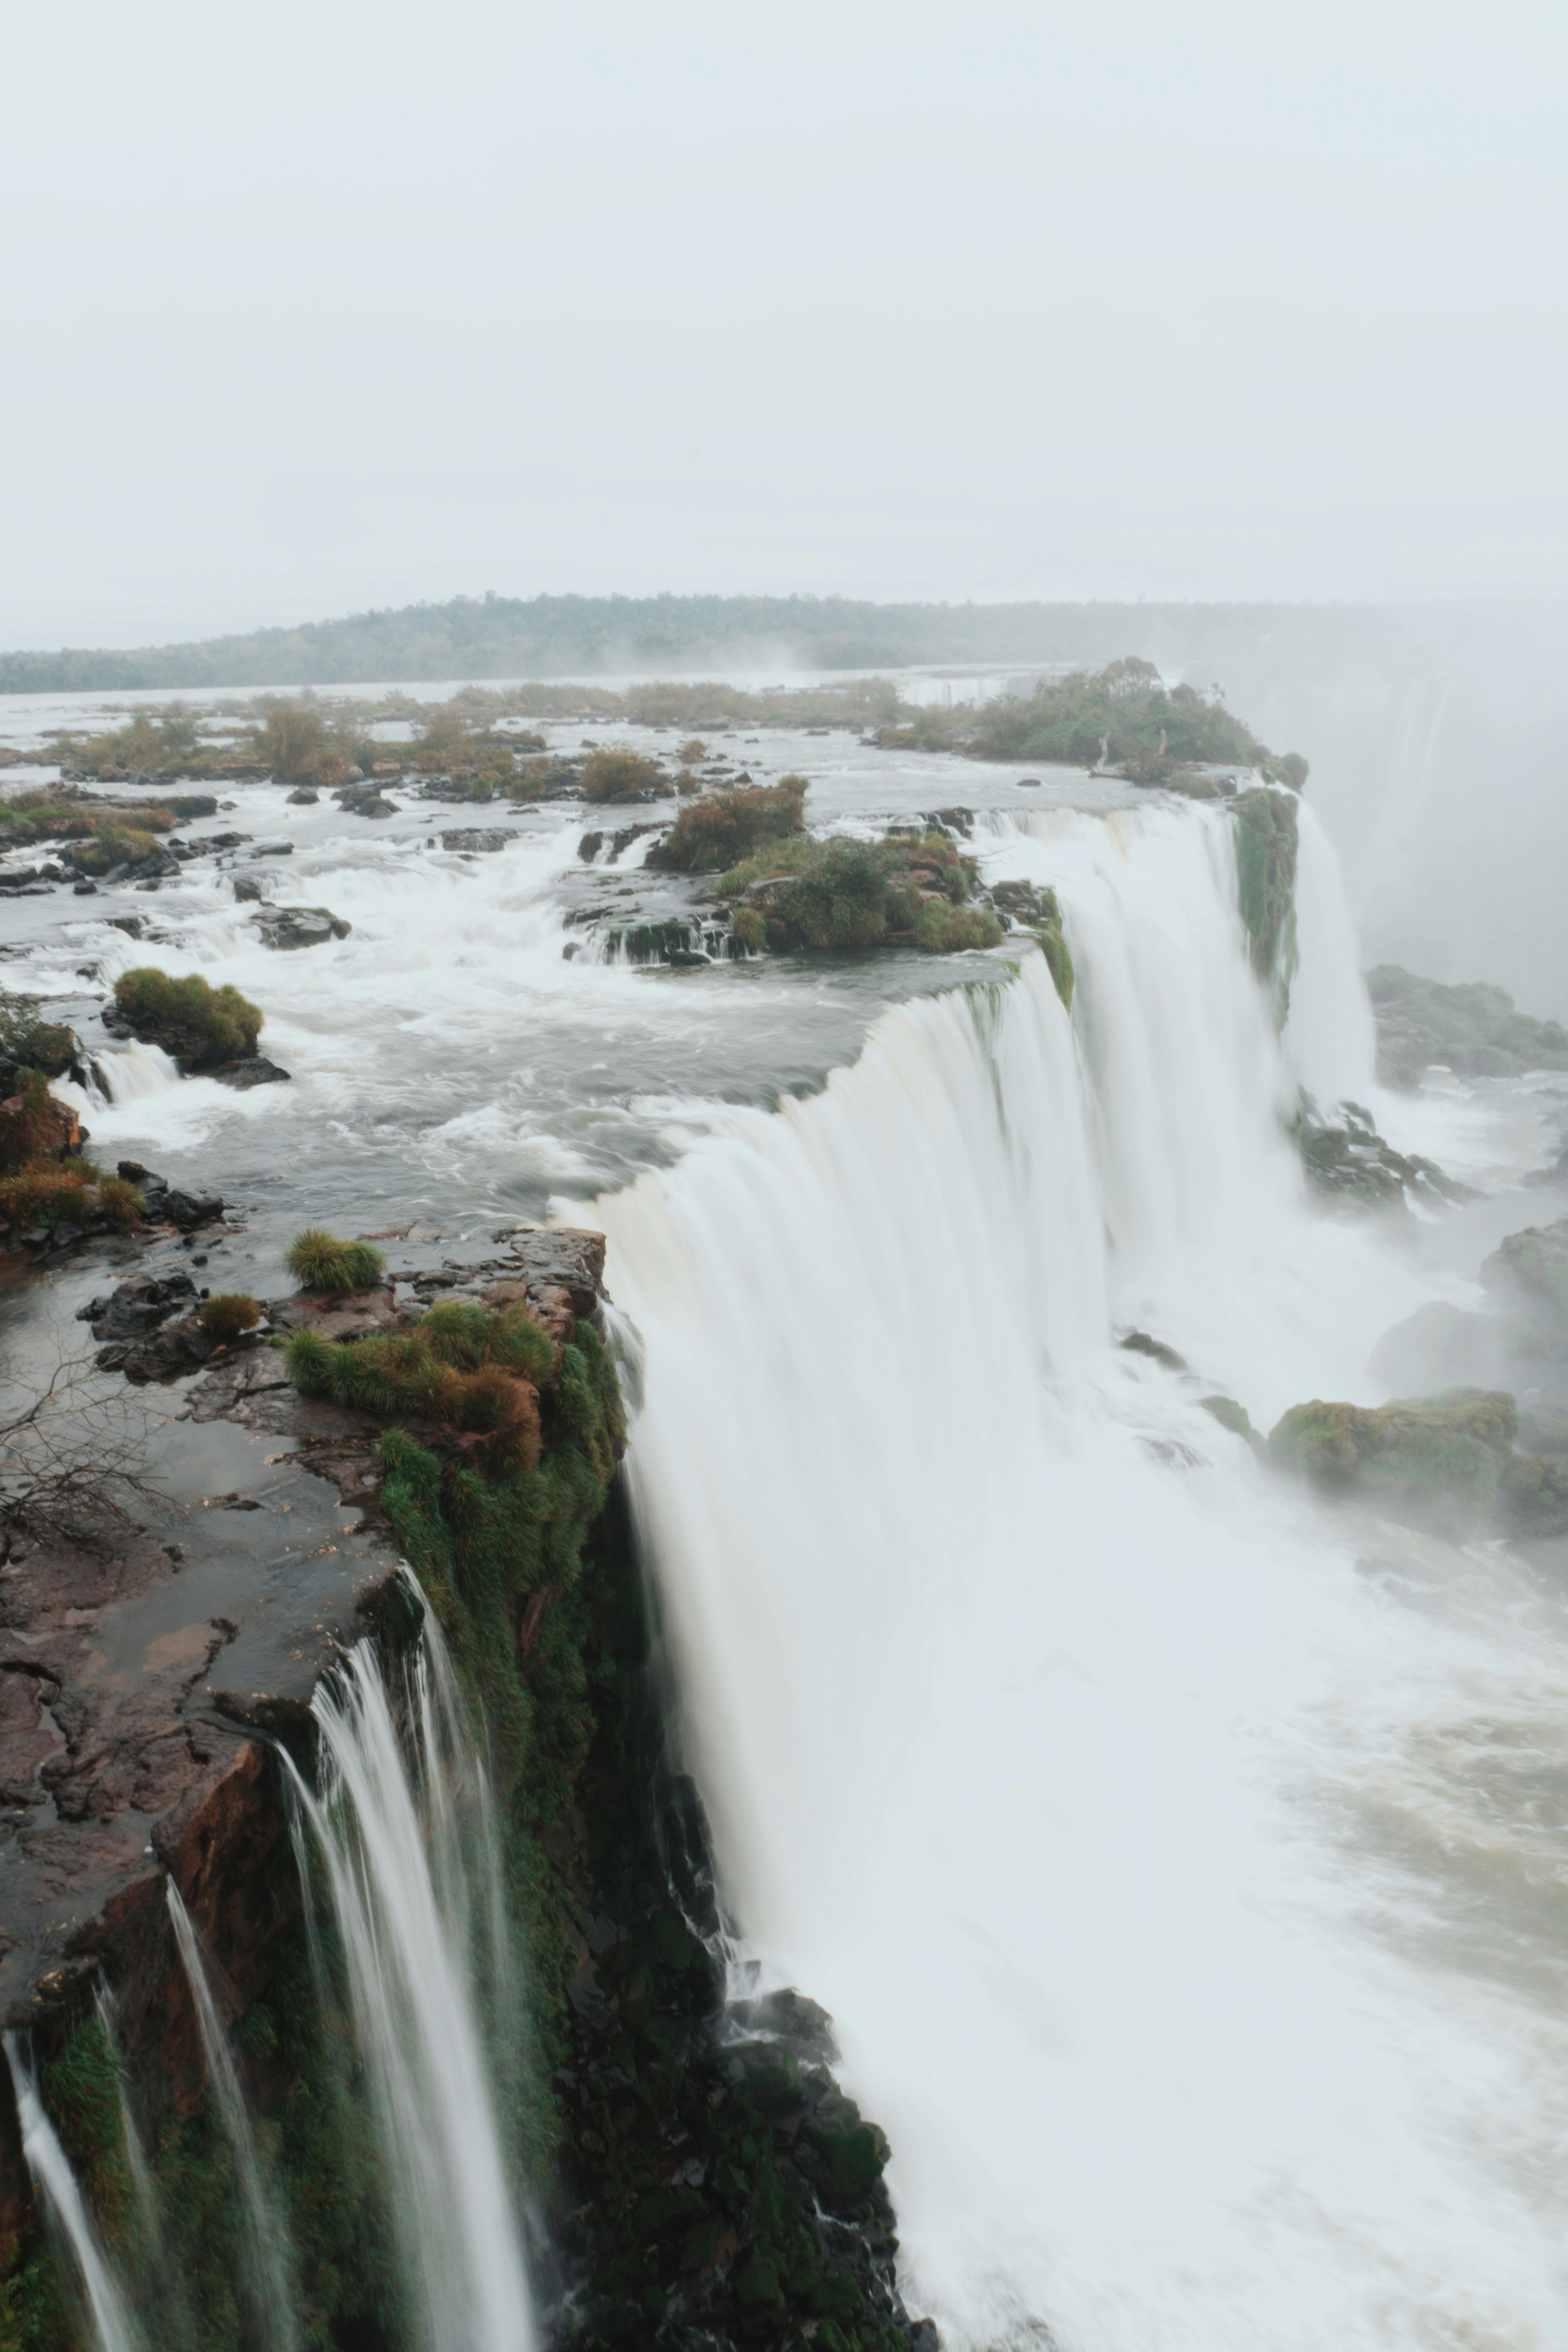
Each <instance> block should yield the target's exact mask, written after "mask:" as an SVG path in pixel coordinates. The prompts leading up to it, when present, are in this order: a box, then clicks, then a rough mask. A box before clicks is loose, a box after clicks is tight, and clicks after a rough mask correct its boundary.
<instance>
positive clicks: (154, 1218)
mask: <svg viewBox="0 0 1568 2352" xmlns="http://www.w3.org/2000/svg"><path fill="white" fill-rule="evenodd" d="M116 1172H117V1173H118V1174H120V1175H121V1176H123V1177H124V1178H125V1180H126V1181H127V1182H128V1183H131V1184H134V1185H135V1186H136V1187H137V1188H138V1190H139V1191H140V1192H141V1194H142V1201H143V1202H144V1204H145V1208H146V1214H147V1221H148V1223H149V1224H154V1225H158V1224H170V1225H178V1227H179V1228H180V1231H181V1232H182V1233H193V1232H194V1231H195V1228H196V1227H197V1226H198V1225H209V1224H211V1223H214V1222H215V1220H216V1219H217V1218H218V1217H221V1216H222V1214H223V1198H222V1195H221V1194H219V1193H217V1192H182V1191H180V1190H179V1189H177V1188H175V1187H173V1186H171V1185H170V1184H169V1183H168V1182H167V1181H166V1180H165V1179H164V1178H163V1177H162V1176H156V1175H154V1174H153V1171H152V1170H151V1169H150V1168H143V1167H142V1163H141V1161H140V1160H121V1162H120V1163H119V1167H118V1170H117V1171H116Z"/></svg>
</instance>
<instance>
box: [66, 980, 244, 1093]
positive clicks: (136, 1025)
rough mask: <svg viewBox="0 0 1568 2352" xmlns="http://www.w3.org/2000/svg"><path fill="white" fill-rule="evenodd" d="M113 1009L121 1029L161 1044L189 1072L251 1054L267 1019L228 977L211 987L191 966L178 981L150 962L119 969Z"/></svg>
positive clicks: (143, 1040) (123, 1031)
mask: <svg viewBox="0 0 1568 2352" xmlns="http://www.w3.org/2000/svg"><path fill="white" fill-rule="evenodd" d="M114 1011H115V1015H116V1016H117V1019H116V1023H115V1025H116V1026H117V1027H118V1028H119V1030H120V1032H121V1034H129V1035H131V1036H132V1037H138V1038H140V1039H141V1040H142V1044H143V1045H162V1046H163V1050H164V1052H165V1053H168V1054H172V1055H174V1059H175V1060H176V1061H177V1062H178V1063H179V1065H180V1066H181V1068H182V1069H183V1070H185V1071H187V1072H188V1071H194V1070H205V1069H213V1068H216V1066H217V1065H218V1064H220V1063H223V1062H235V1061H240V1060H243V1059H244V1058H245V1057H246V1056H247V1055H251V1054H254V1053H255V1051H256V1040H257V1038H258V1035H259V1034H260V1033H261V1028H262V1024H263V1023H264V1021H265V1019H266V1015H265V1014H264V1013H262V1011H261V1009H260V1007H259V1006H258V1005H255V1004H252V1003H250V1001H249V999H248V998H247V997H244V996H242V995H241V994H240V992H239V991H238V989H237V988H232V987H230V986H229V985H228V984H227V983H225V984H224V986H223V987H221V988H214V987H213V986H212V985H211V984H210V983H209V982H207V981H205V980H204V979H203V978H202V976H201V974H200V972H195V971H193V972H187V973H186V975H185V977H184V979H183V980H176V979H175V978H174V975H173V974H172V973H170V972H166V971H159V970H158V969H157V967H156V966H155V965H153V964H140V965H138V966H137V967H136V968H135V969H134V970H133V971H124V972H121V975H120V978H119V979H118V980H117V981H116V982H115V983H114ZM105 1025H106V1026H107V1025H109V1024H108V1023H106V1024H105Z"/></svg>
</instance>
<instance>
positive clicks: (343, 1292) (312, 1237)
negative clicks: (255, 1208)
mask: <svg viewBox="0 0 1568 2352" xmlns="http://www.w3.org/2000/svg"><path fill="white" fill-rule="evenodd" d="M283 1263H284V1265H286V1266H287V1267H288V1269H289V1273H290V1274H291V1275H292V1276H294V1279H295V1281H296V1282H297V1283H298V1284H299V1285H300V1288H301V1290H309V1291H312V1292H313V1293H314V1294H315V1295H316V1297H319V1298H342V1297H346V1296H347V1294H348V1293H349V1292H350V1291H351V1290H369V1289H371V1288H372V1287H373V1286H374V1284H376V1283H378V1282H379V1281H380V1280H381V1278H382V1276H383V1274H384V1271H385V1261H384V1258H383V1256H382V1255H381V1252H380V1251H379V1250H378V1249H377V1248H375V1246H374V1244H372V1243H370V1242H343V1241H340V1240H339V1239H338V1237H337V1235H336V1234H330V1233H328V1231H327V1230H326V1228H325V1226H324V1225H307V1226H306V1227H305V1229H304V1231H303V1233H299V1234H295V1236H294V1238H293V1240H292V1241H291V1242H290V1243H289V1246H288V1248H287V1249H286V1250H285V1251H284V1253H283Z"/></svg>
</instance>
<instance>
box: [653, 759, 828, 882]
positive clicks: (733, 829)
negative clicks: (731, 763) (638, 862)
mask: <svg viewBox="0 0 1568 2352" xmlns="http://www.w3.org/2000/svg"><path fill="white" fill-rule="evenodd" d="M806 790H807V786H806V781H805V777H804V776H784V777H783V778H781V779H780V781H779V782H777V783H776V784H753V785H752V786H750V787H746V788H742V787H739V786H737V787H735V788H732V789H731V790H730V791H729V792H722V793H704V794H703V795H702V797H701V798H700V800H696V801H694V802H693V803H692V804H691V806H690V807H689V808H684V809H682V810H681V812H680V814H679V816H678V817H677V818H676V820H675V823H674V824H672V825H671V826H670V828H669V831H668V834H667V835H666V836H665V838H664V840H663V841H662V842H661V843H660V844H659V845H658V848H656V849H653V850H650V851H649V853H648V860H647V862H648V864H649V865H650V866H664V867H667V868H673V870H674V871H675V872H676V873H678V874H718V873H721V872H722V871H723V870H724V869H725V868H726V867H729V866H737V865H739V864H740V862H741V860H742V858H746V857H750V856H752V855H753V854H754V853H755V852H756V851H757V850H758V849H760V848H761V847H762V845H763V843H764V842H769V841H785V840H788V839H790V838H791V837H792V836H793V835H796V834H800V833H803V832H804V831H805V795H806Z"/></svg>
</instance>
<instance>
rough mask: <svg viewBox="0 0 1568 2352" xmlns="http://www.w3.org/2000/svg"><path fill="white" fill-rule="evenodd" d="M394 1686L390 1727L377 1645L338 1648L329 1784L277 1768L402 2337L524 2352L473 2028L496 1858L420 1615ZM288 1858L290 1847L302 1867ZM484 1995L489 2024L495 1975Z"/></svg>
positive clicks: (321, 1709)
mask: <svg viewBox="0 0 1568 2352" xmlns="http://www.w3.org/2000/svg"><path fill="white" fill-rule="evenodd" d="M410 1582H411V1584H412V1579H410ZM414 1590H415V1591H417V1587H414ZM421 1605H422V1603H421ZM401 1679H402V1685H403V1686H402V1689H401V1691H400V1694H399V1696H400V1698H401V1701H402V1706H401V1709H400V1712H401V1715H402V1717H403V1728H402V1729H400V1725H399V1721H398V1719H397V1717H396V1716H395V1713H394V1709H393V1706H392V1704H391V1702H390V1701H389V1697H388V1693H387V1685H386V1681H385V1679H384V1666H383V1661H382V1658H381V1654H380V1652H379V1650H378V1647H377V1645H376V1644H375V1643H374V1642H368V1641H367V1642H362V1643H360V1644H359V1645H358V1647H357V1648H355V1649H354V1650H353V1651H352V1652H351V1653H350V1654H349V1656H348V1657H347V1658H346V1659H345V1660H344V1662H343V1664H342V1666H341V1667H340V1669H339V1670H338V1672H337V1674H336V1675H334V1676H333V1677H332V1679H331V1681H330V1682H327V1683H324V1684H322V1685H321V1687H320V1689H319V1690H318V1691H317V1694H316V1697H315V1700H314V1702H313V1708H312V1711H313V1713H314V1715H315V1718H316V1722H317V1726H318V1728H319V1731H320V1735H321V1748H322V1753H323V1757H324V1759H325V1760H326V1761H327V1762H328V1763H329V1764H330V1767H331V1779H330V1781H329V1783H328V1785H327V1787H326V1788H325V1789H324V1790H323V1793H322V1794H321V1796H320V1797H319V1798H318V1797H317V1796H315V1795H313V1794H312V1793H311V1791H310V1789H309V1788H308V1787H307V1786H306V1784H305V1782H304V1781H303V1780H301V1779H300V1776H299V1775H298V1774H297V1773H294V1772H292V1770H291V1773H290V1779H291V1786H292V1789H293V1793H294V1797H295V1800H296V1802H297V1804H298V1807H299V1810H300V1817H301V1820H302V1822H304V1824H305V1825H306V1826H307V1827H308V1829H309V1831H310V1834H311V1836H312V1837H313V1838H314V1840H315V1841H316V1843H317V1844H318V1845H319V1848H320V1851H321V1853H322V1855H323V1856H324V1858H325V1861H326V1865H327V1871H328V1875H329V1878H330V1882H331V1894H332V1906H333V1913H334V1917H335V1920H336V1925H337V1927H338V1930H339V1933H340V1935H341V1937H342V1948H343V1954H344V1958H345V1962H346V1965H347V1969H348V1979H349V1988H350V1994H351V1998H352V2000H353V2012H354V2018H355V2022H356V2025H357V2028H358V2034H359V2041H360V2046H361V2050H362V2053H363V2059H364V2063H365V2068H366V2072H367V2074H368V2077H369V2081H370V2085H371V2093H372V2097H373V2099H374V2105H375V2111H376V2116H377V2119H378V2123H379V2127H380V2133H381V2137H382V2141H383V2145H384V2149H385V2151H386V2155H387V2158H388V2162H389V2167H390V2170H391V2175H392V2179H393V2186H394V2191H395V2197H396V2200H397V2206H398V2212H397V2220H398V2223H399V2240H400V2245H401V2248H402V2251H403V2253H404V2256H405V2267H406V2270H407V2273H408V2276H409V2284H410V2287H411V2290H412V2292H413V2294H414V2295H415V2297H416V2303H417V2305H418V2306H419V2311H420V2315H421V2320H422V2328H423V2333H422V2335H421V2336H420V2337H419V2340H420V2342H421V2343H422V2344H423V2345H424V2346H426V2347H428V2352H531V2347H532V2346H533V2344H534V2341H535V2335H534V2326H533V2320H532V2315H531V2305H530V2297H529V2291H528V2282H527V2273H526V2269H525V2264H524V2259H523V2252H522V2246H521V2239H520V2234H519V2229H518V2222H517V2219H516V2215H515V2212H514V2210H513V2200H512V2194H511V2190H510V2185H509V2180H508V2170H507V2164H506V2160H505V2156H504V2152H503V2148H502V2142H501V2135H500V2128H499V2126H498V2122H497V2117H496V2112H495V2106H494V2103H493V2099H492V2092H491V2081H490V2071H489V2063H488V2060H487V2055H486V2053H485V2050H484V2048H483V2045H482V2043H481V2039H480V2033H479V2024H478V2021H477V2016H476V1994H477V1990H478V1988H477V1983H476V1978H477V1975H478V1971H479V1964H480V1960H481V1957H483V1956H485V1955H487V1954H488V1957H489V1962H490V1968H491V1972H492V1974H493V1975H495V1976H496V1977H498V1978H500V1979H504V1970H505V1966H506V1962H505V1952H506V1934H505V1926H504V1917H503V1912H502V1903H501V1885H502V1882H501V1872H500V1855H499V1851H498V1846H497V1840H496V1835H495V1831H494V1826H493V1823H492V1822H491V1820H490V1816H489V1797H488V1791H487V1790H486V1786H485V1776H484V1772H483V1769H482V1766H481V1763H480V1760H479V1756H478V1754H477V1752H476V1750H475V1748H474V1746H473V1743H472V1739H471V1738H470V1736H469V1734H468V1728H467V1726H466V1723H465V1720H464V1714H463V1708H462V1705H461V1699H460V1695H459V1693H458V1689H457V1686H456V1683H455V1680H454V1677H453V1674H452V1669H451V1664H450V1661H449V1659H448V1657H447V1652H446V1648H445V1645H444V1644H443V1643H442V1641H441V1637H440V1633H439V1630H438V1628H437V1625H436V1623H435V1621H434V1619H433V1618H432V1617H430V1616H428V1615H426V1618H425V1622H424V1629H423V1633H422V1635H421V1639H420V1642H419V1644H418V1647H417V1649H416V1653H415V1654H414V1657H413V1661H412V1664H411V1665H410V1666H409V1668H408V1669H407V1672H406V1675H405V1676H403V1677H402V1678H401ZM405 1738H407V1740H408V1741H409V1742H411V1743H412V1745H413V1746H414V1748H416V1767H417V1785H416V1775H415V1774H413V1773H411V1771H410V1769H409V1768H408V1765H407V1763H406V1762H405ZM305 1860H306V1856H305V1853H304V1852H303V1848H302V1849H301V1867H302V1871H303V1869H304V1865H305ZM475 1880H477V1881H478V1885H479V1893H480V1895H481V1897H482V1901H481V1904H480V1905H479V1906H478V1908H479V1911H480V1914H481V1916H479V1918H478V1919H476V1918H475V1916H473V1915H474V1911H475V1908H476V1906H474V1904H473V1902H472V1900H471V1895H470V1886H471V1885H472V1884H473V1882H474V1881H475ZM306 1895H307V1902H309V1898H310V1887H309V1879H308V1875H307V1877H306ZM495 1999H496V2005H497V2007H498V2010H500V2011H503V2012H504V2011H506V2009H507V2008H508V2006H509V1995H508V1990H507V1987H506V1985H505V1982H504V1980H502V1981H500V1983H499V1984H498V1985H497V1989H496V1993H495Z"/></svg>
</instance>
